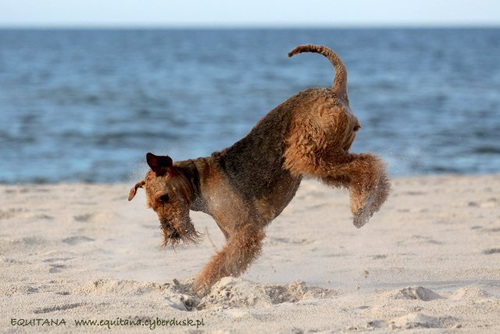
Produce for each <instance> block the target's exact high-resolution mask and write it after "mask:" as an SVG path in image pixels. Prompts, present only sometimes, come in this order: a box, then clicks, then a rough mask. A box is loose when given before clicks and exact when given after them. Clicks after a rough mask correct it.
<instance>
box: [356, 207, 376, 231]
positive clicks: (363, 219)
mask: <svg viewBox="0 0 500 334" xmlns="http://www.w3.org/2000/svg"><path fill="white" fill-rule="evenodd" d="M372 216H373V212H371V211H370V210H367V209H366V208H363V209H361V210H359V211H358V212H357V213H356V214H354V217H353V220H352V223H353V224H354V226H356V227H357V228H362V227H363V226H365V224H366V223H368V221H369V220H370V218H371V217H372Z"/></svg>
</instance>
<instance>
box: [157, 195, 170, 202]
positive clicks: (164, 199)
mask: <svg viewBox="0 0 500 334" xmlns="http://www.w3.org/2000/svg"><path fill="white" fill-rule="evenodd" d="M168 199H169V197H168V194H165V195H161V196H160V198H159V200H160V201H161V202H168Z"/></svg>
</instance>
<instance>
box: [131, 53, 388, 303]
mask: <svg viewBox="0 0 500 334" xmlns="http://www.w3.org/2000/svg"><path fill="white" fill-rule="evenodd" d="M301 52H317V53H320V54H322V55H324V56H325V57H327V58H328V59H329V60H330V62H331V63H332V64H333V66H334V68H335V79H334V82H333V85H332V88H312V89H307V90H305V91H302V92H300V93H298V94H297V95H295V96H293V97H291V98H289V99H288V100H286V101H285V102H283V103H282V104H280V105H279V106H277V107H276V108H275V109H274V110H272V111H271V112H269V113H268V114H267V115H266V116H264V117H263V118H262V119H261V120H260V121H259V122H258V123H257V124H256V125H255V127H254V128H253V129H252V130H251V131H250V133H249V134H248V135H247V136H246V137H245V138H243V139H241V140H240V141H238V142H237V143H235V144H234V145H233V146H231V147H229V148H227V149H225V150H223V151H221V152H216V153H213V154H212V156H210V157H202V158H197V159H193V160H187V161H179V162H175V163H173V162H172V159H170V157H168V156H155V155H153V154H151V153H148V154H147V162H148V165H149V166H150V167H151V170H150V171H148V173H147V175H146V177H145V179H144V180H142V181H140V182H139V183H137V184H136V185H135V187H134V188H132V189H131V191H130V194H129V200H131V199H132V198H133V197H134V196H135V193H136V191H137V188H144V189H145V191H146V196H147V202H148V206H149V207H151V208H152V209H153V210H154V211H155V212H156V213H157V214H158V218H159V220H160V223H161V227H162V230H163V234H164V245H167V244H168V243H171V244H172V245H173V246H175V245H176V244H177V243H178V242H179V241H181V240H182V241H185V242H189V241H192V242H197V241H198V240H199V234H198V232H196V230H195V228H194V226H193V224H192V222H191V219H190V218H189V210H194V211H202V212H205V213H207V214H209V215H211V216H212V217H213V218H214V220H215V221H216V223H217V225H218V226H219V228H220V229H221V230H222V232H223V234H224V236H225V237H226V245H225V246H224V248H223V249H222V250H220V251H219V252H217V254H215V256H214V257H213V258H212V260H211V261H210V263H209V264H208V265H207V266H206V267H205V268H204V269H203V270H202V272H201V273H200V274H199V275H198V277H197V278H196V280H195V282H194V285H193V288H194V290H195V291H196V292H198V293H199V294H200V295H203V294H205V293H206V292H208V290H209V289H210V287H211V286H212V285H213V284H214V283H215V282H217V281H218V280H219V279H220V278H222V277H225V276H238V275H240V274H241V273H243V272H244V271H245V270H246V268H247V267H248V266H249V264H250V263H251V262H252V261H253V260H254V259H255V258H256V257H257V256H258V255H259V254H260V251H261V246H262V240H263V239H264V236H265V234H264V229H265V227H266V226H267V224H269V223H270V222H271V221H272V220H273V219H274V218H276V217H277V216H278V215H279V214H280V213H281V211H283V209H284V208H285V207H286V206H287V205H288V203H289V202H290V201H291V200H292V198H293V197H294V195H295V193H296V191H297V189H298V187H299V185H300V181H301V180H302V177H303V176H304V175H310V176H313V177H316V178H317V179H319V180H320V181H322V182H324V183H325V184H327V185H330V186H333V187H345V188H348V189H349V191H350V198H351V211H352V213H353V216H354V218H353V219H354V221H353V222H354V225H355V226H356V227H358V228H359V227H361V226H363V225H364V224H365V223H366V222H367V221H368V220H369V218H370V217H371V215H372V214H373V213H374V212H376V211H378V210H379V209H380V207H381V206H382V204H383V203H384V201H385V200H386V199H387V196H388V194H389V188H390V184H389V179H388V177H387V175H386V172H385V166H384V163H383V162H382V161H381V160H380V159H379V158H378V157H376V156H375V155H372V154H368V153H364V154H352V153H349V148H350V147H351V145H352V143H353V141H354V139H355V136H356V132H357V130H358V129H359V128H360V125H359V121H358V119H357V118H356V116H354V115H353V114H352V112H351V110H350V107H349V99H348V96H347V71H346V69H345V67H344V65H343V63H342V61H341V60H340V58H339V57H338V56H337V55H336V54H335V53H334V52H333V51H331V50H330V49H328V48H326V47H324V46H316V45H303V46H299V47H297V48H295V49H294V50H292V51H291V52H290V53H289V56H293V55H295V54H297V53H301Z"/></svg>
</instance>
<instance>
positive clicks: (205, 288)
mask: <svg viewBox="0 0 500 334" xmlns="http://www.w3.org/2000/svg"><path fill="white" fill-rule="evenodd" d="M264 237H265V234H264V232H263V231H262V230H261V229H259V228H256V227H254V226H252V225H251V224H247V225H244V226H242V227H241V228H238V229H236V230H235V231H234V232H233V233H231V234H230V235H229V237H228V238H227V240H226V245H225V246H224V248H223V249H222V250H220V251H219V252H217V254H215V255H214V256H213V257H212V259H211V260H210V262H209V263H208V265H207V266H206V267H205V268H204V269H203V270H202V271H201V273H200V274H199V275H198V277H197V278H196V280H195V282H194V283H193V290H194V291H195V292H196V293H197V294H198V295H199V296H204V295H206V294H207V293H208V292H209V291H210V288H211V287H212V285H214V284H215V283H216V282H217V281H218V280H220V279H221V278H223V277H227V276H235V277H236V276H239V275H241V274H242V273H243V272H244V271H245V270H246V269H247V267H248V266H249V265H250V263H251V262H252V261H253V260H255V259H256V258H257V257H258V256H259V254H260V252H261V249H262V239H264Z"/></svg>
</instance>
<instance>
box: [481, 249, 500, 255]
mask: <svg viewBox="0 0 500 334" xmlns="http://www.w3.org/2000/svg"><path fill="white" fill-rule="evenodd" d="M483 254H485V255H491V254H500V248H490V249H486V250H484V251H483Z"/></svg>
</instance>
